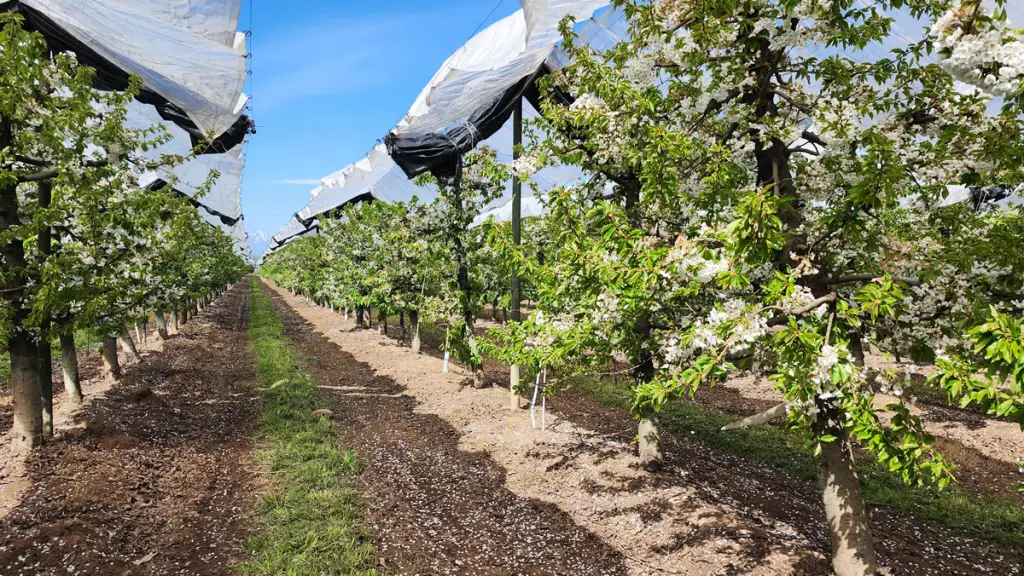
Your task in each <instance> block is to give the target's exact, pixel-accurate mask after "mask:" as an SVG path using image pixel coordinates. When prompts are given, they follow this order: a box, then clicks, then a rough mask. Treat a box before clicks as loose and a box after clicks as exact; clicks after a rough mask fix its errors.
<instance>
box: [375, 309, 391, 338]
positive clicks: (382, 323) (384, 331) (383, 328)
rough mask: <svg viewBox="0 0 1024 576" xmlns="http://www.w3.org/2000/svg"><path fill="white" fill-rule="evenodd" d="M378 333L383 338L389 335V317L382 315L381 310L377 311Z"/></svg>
mask: <svg viewBox="0 0 1024 576" xmlns="http://www.w3.org/2000/svg"><path fill="white" fill-rule="evenodd" d="M377 331H379V332H380V335H381V336H387V335H388V315H387V314H381V313H380V310H377Z"/></svg>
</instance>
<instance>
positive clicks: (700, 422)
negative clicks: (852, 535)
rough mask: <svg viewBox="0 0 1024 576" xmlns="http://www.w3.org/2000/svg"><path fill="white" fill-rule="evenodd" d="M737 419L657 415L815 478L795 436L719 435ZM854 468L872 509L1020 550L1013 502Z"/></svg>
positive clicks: (711, 414)
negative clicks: (909, 516) (908, 482)
mask: <svg viewBox="0 0 1024 576" xmlns="http://www.w3.org/2000/svg"><path fill="white" fill-rule="evenodd" d="M579 388H580V389H581V390H582V391H583V392H584V393H586V394H588V395H590V396H592V397H594V398H596V399H597V400H598V401H600V402H601V403H603V404H606V405H610V406H617V407H620V408H623V409H625V410H628V409H629V399H628V398H627V397H626V396H625V395H624V394H623V390H622V388H621V387H618V386H616V385H615V384H614V383H613V382H610V381H608V380H586V381H581V382H580V383H579ZM735 420H736V418H735V417H732V416H729V415H726V414H723V413H721V412H718V411H715V410H708V409H706V408H702V407H701V406H698V405H696V404H691V403H682V402H676V403H671V404H668V405H666V407H665V408H664V411H663V413H662V416H661V421H662V425H663V427H664V429H665V431H667V432H670V433H672V434H675V435H677V436H680V437H684V438H694V439H696V440H699V441H701V442H703V443H705V444H707V445H709V446H712V447H714V448H716V449H718V450H721V451H723V452H727V453H729V454H735V455H737V456H741V457H743V458H746V459H749V460H752V461H755V462H760V463H762V464H765V465H768V466H770V467H772V468H775V469H777V470H779V471H782V472H785V473H786V474H788V475H790V476H793V477H796V478H803V479H813V478H816V477H817V461H816V459H815V458H814V457H813V456H812V455H811V453H810V452H809V451H808V450H806V449H804V447H803V443H802V441H801V440H800V438H799V436H798V435H797V434H796V433H793V432H788V431H786V430H782V429H780V428H774V427H771V426H764V427H759V428H754V429H748V430H732V431H729V432H722V430H721V428H722V426H725V425H726V424H729V423H730V422H733V421H735ZM858 467H859V471H860V474H861V484H862V487H863V490H864V499H865V501H867V503H868V504H870V505H873V506H888V507H891V508H893V509H896V510H899V511H901V512H906V513H909V514H912V515H913V516H915V517H917V518H918V519H920V520H924V521H927V522H933V523H936V524H940V525H942V526H946V527H948V528H950V529H952V530H954V531H956V532H958V533H959V534H961V535H963V536H967V537H970V538H976V539H979V540H984V541H987V542H991V543H993V544H997V545H999V546H1002V547H1006V548H1018V549H1019V548H1021V547H1024V507H1022V506H1021V505H1020V504H1018V503H1016V502H1014V501H1011V500H1009V499H1005V498H999V497H995V496H989V495H985V494H979V493H977V492H974V491H968V490H965V489H961V488H959V487H957V486H956V485H953V486H951V487H949V488H946V489H945V490H942V491H941V492H940V491H937V490H935V489H932V488H911V487H908V486H906V485H905V484H903V482H902V481H901V480H900V479H899V477H897V476H896V475H895V474H892V473H890V472H889V471H888V470H885V469H884V468H883V467H882V466H881V465H879V464H878V463H877V462H875V461H873V460H869V459H867V458H866V457H862V458H861V459H860V460H859V461H858ZM1011 480H1012V479H1010V478H1008V479H1007V481H1011Z"/></svg>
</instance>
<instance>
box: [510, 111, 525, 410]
mask: <svg viewBox="0 0 1024 576" xmlns="http://www.w3.org/2000/svg"><path fill="white" fill-rule="evenodd" d="M522 144H523V99H522V97H520V98H519V101H518V102H516V109H515V113H514V114H513V117H512V146H513V152H512V158H513V160H518V159H519V155H520V151H519V149H520V147H521V146H522ZM522 216H523V183H522V181H520V180H519V176H518V175H515V174H513V175H512V242H514V243H515V245H516V246H520V245H522V243H523V238H522V227H521V220H522ZM521 301H522V293H521V283H520V280H519V274H518V273H517V272H515V271H513V272H512V298H511V305H510V309H511V310H512V320H513V321H515V322H519V321H520V319H521V317H520V302H521ZM517 388H519V366H518V365H512V366H510V367H509V406H510V407H511V408H512V409H514V410H518V409H519V406H520V398H519V394H517V393H516V389H517Z"/></svg>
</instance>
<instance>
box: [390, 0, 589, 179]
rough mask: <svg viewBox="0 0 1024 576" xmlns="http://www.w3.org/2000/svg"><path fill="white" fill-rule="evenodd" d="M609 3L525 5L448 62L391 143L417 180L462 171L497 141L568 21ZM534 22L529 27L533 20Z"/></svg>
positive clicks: (551, 0) (584, 0)
mask: <svg viewBox="0 0 1024 576" xmlns="http://www.w3.org/2000/svg"><path fill="white" fill-rule="evenodd" d="M607 4H608V2H607V0H572V1H570V0H546V1H543V2H536V3H534V2H529V1H527V2H524V7H526V8H528V9H529V15H527V13H526V11H524V10H520V11H518V12H516V13H515V14H512V15H511V16H508V17H506V18H504V19H502V20H499V21H498V22H496V23H494V24H492V25H491V26H489V27H488V28H487V29H485V30H484V31H483V32H480V33H479V34H477V35H476V36H474V37H473V38H471V39H470V40H469V42H467V43H466V44H465V45H463V46H462V47H461V48H459V49H458V50H457V51H456V52H455V54H453V55H452V56H450V57H449V58H448V60H446V61H445V62H444V64H442V66H441V68H440V69H439V70H438V71H437V73H435V74H434V76H433V78H431V80H430V82H429V83H428V84H427V86H426V87H425V88H424V89H423V91H422V92H421V93H420V95H419V96H418V97H417V98H416V101H415V102H414V103H413V105H412V107H411V108H410V109H409V112H408V113H407V114H406V115H405V117H404V118H403V119H402V121H401V122H399V124H398V126H396V127H395V129H394V130H393V131H392V132H391V133H390V134H388V136H387V138H385V142H386V143H387V145H388V151H389V152H390V153H391V155H392V157H394V159H395V161H396V162H397V163H398V164H399V165H400V166H401V167H402V168H403V170H405V172H406V174H407V175H409V177H410V178H411V177H413V176H415V175H417V174H420V173H422V172H425V171H427V170H432V171H434V173H435V174H437V175H439V176H447V175H450V174H451V173H453V172H454V162H455V161H456V160H457V159H458V157H459V155H460V154H462V153H464V152H466V151H469V150H472V149H473V148H474V147H475V146H476V145H477V144H478V143H479V142H481V141H482V140H485V139H487V138H488V137H490V136H491V135H492V134H493V133H494V131H496V130H497V129H498V128H500V127H501V126H502V125H503V124H504V123H505V122H506V121H507V120H508V118H509V117H510V116H511V115H512V112H513V110H514V107H515V103H516V102H517V101H518V100H519V99H520V98H521V97H522V95H523V94H524V93H525V92H526V91H527V89H528V88H529V87H530V86H531V85H532V83H533V80H534V78H535V77H536V76H537V75H538V74H539V73H540V72H541V71H542V68H543V65H544V63H545V61H546V60H547V59H548V57H549V56H550V55H551V53H552V51H553V50H554V48H555V46H556V45H557V44H558V42H559V41H560V40H561V35H560V33H559V31H558V25H559V23H560V22H561V21H562V19H563V18H565V17H566V16H572V17H574V18H576V19H585V18H589V17H590V16H591V14H593V12H594V11H595V10H597V9H599V8H601V7H602V6H606V5H607ZM528 20H529V21H528Z"/></svg>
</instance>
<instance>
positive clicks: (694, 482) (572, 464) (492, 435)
mask: <svg viewBox="0 0 1024 576" xmlns="http://www.w3.org/2000/svg"><path fill="white" fill-rule="evenodd" d="M278 293H279V294H280V297H279V298H276V299H275V301H277V302H280V301H281V300H284V301H285V302H286V303H287V304H289V305H290V306H292V307H293V308H294V309H295V310H297V311H298V312H299V313H300V314H301V316H302V319H301V320H300V319H299V318H296V317H295V315H294V314H291V313H288V312H282V314H283V315H285V316H286V317H288V318H289V320H287V321H286V326H289V328H290V330H291V332H292V333H293V334H294V335H295V337H297V338H298V339H299V341H300V342H301V347H302V348H303V349H304V351H306V352H307V353H309V354H314V355H316V356H317V357H318V358H319V359H320V362H322V363H323V364H322V370H321V372H322V375H324V376H325V377H328V378H330V377H331V376H332V375H333V379H332V380H331V385H332V386H333V387H334V388H336V390H333V392H335V393H336V394H338V395H339V396H340V397H339V406H340V408H339V409H340V411H341V412H340V414H339V425H340V426H341V427H342V428H343V429H345V430H346V433H349V432H351V430H350V428H362V427H366V428H370V429H371V430H372V429H374V427H375V425H376V424H375V421H383V422H389V423H390V424H388V425H389V426H393V427H395V428H398V429H399V430H401V433H400V435H399V434H396V436H395V440H393V441H394V442H397V443H398V444H397V446H396V447H395V452H397V456H401V455H402V454H404V453H409V454H419V449H418V448H417V449H413V448H410V446H418V443H421V442H423V439H424V438H428V439H430V441H431V442H436V440H434V439H433V437H432V436H431V434H432V432H431V431H429V430H426V429H424V428H423V427H422V426H421V425H420V424H419V422H421V421H424V420H423V419H426V420H427V421H431V420H433V419H440V420H441V421H443V423H444V424H445V425H446V426H447V427H448V429H450V430H451V432H450V434H451V435H452V436H453V438H451V439H449V440H446V441H445V443H444V446H447V445H448V442H453V441H457V442H458V447H459V449H460V450H461V451H462V453H464V454H467V453H468V454H479V455H480V458H484V459H486V461H487V462H489V465H493V466H495V467H497V468H498V469H499V470H500V469H504V470H505V471H506V472H504V473H503V476H504V477H503V481H504V488H505V489H507V490H508V491H510V492H511V493H512V494H514V495H515V496H516V497H518V498H521V499H530V500H533V501H536V502H538V506H552V507H557V509H558V510H557V512H558V513H559V515H560V516H561V517H562V518H566V519H567V520H571V521H572V522H573V523H574V524H575V526H577V527H578V528H577V529H579V530H586V531H589V532H590V533H591V534H593V535H594V536H596V537H597V538H598V539H600V541H601V542H602V543H603V544H604V546H605V547H606V548H605V549H609V548H610V549H611V550H613V551H616V552H618V554H619V556H618V557H619V558H621V559H622V560H621V563H619V564H617V565H615V568H614V569H615V570H624V573H626V574H631V575H635V576H642V575H652V576H653V575H655V574H658V575H661V574H688V575H690V574H692V575H704V574H722V575H726V574H751V575H765V576H767V575H776V574H805V575H807V576H810V575H819V574H827V573H828V572H829V569H828V561H827V558H826V554H827V552H828V540H827V535H826V530H825V525H824V512H823V510H822V507H821V504H820V498H819V494H818V490H817V488H816V486H815V484H814V483H813V482H810V481H803V480H798V479H793V478H788V477H786V476H785V475H784V474H781V473H779V472H778V471H777V470H774V469H770V468H767V467H763V466H759V465H757V464H754V463H752V462H749V461H746V460H744V459H742V458H738V457H734V456H731V455H728V454H724V453H722V452H719V451H716V450H715V449H713V448H712V447H710V446H707V445H704V444H702V443H701V442H698V441H688V439H685V438H681V439H680V438H670V439H668V441H667V446H666V453H667V464H668V466H667V469H666V470H665V472H663V473H661V474H657V475H649V474H646V473H644V472H642V471H640V470H638V469H637V468H636V466H635V461H636V459H635V452H634V450H635V449H634V448H633V447H631V446H630V444H629V442H630V440H631V439H632V438H633V437H634V435H635V428H634V424H633V422H632V420H631V419H630V418H629V416H628V415H627V414H624V413H623V412H622V411H620V410H616V409H612V408H608V407H605V406H603V405H600V404H598V403H597V402H595V401H593V400H591V399H589V398H584V397H578V396H567V397H563V398H561V399H559V400H557V401H555V402H552V403H551V404H550V405H549V410H548V420H547V427H548V429H547V431H546V432H540V431H535V430H533V429H532V427H531V426H530V419H529V415H528V413H527V412H525V411H523V412H513V411H511V410H509V409H508V408H507V407H506V406H507V402H508V396H507V394H508V391H507V389H500V388H492V389H489V390H482V391H479V390H472V389H468V388H465V387H463V386H462V385H461V383H462V381H463V380H464V378H465V377H466V375H465V374H463V373H461V372H459V371H457V370H456V371H455V372H454V373H452V374H440V373H439V369H440V362H439V361H438V360H437V359H436V358H433V357H430V356H416V355H413V354H412V353H411V352H410V351H409V350H408V349H404V348H400V347H398V346H396V345H395V343H394V341H391V340H385V339H383V338H381V337H380V336H379V335H378V334H377V333H376V331H370V330H364V331H353V330H352V329H351V323H346V322H345V321H344V320H343V319H342V317H341V316H340V315H338V314H331V313H330V312H329V311H327V310H324V309H322V308H317V307H314V306H310V305H309V304H308V303H306V302H305V301H303V300H302V299H301V298H295V297H292V296H290V295H287V294H286V293H283V292H280V291H279V292H278ZM306 321H308V322H309V324H307V323H306ZM314 330H316V331H317V332H319V334H313V331H314ZM327 340H329V341H330V342H331V343H333V344H334V345H335V347H333V348H332V347H331V346H329V345H328V344H327V343H326V341H327ZM338 347H340V350H339V348H338ZM332 350H333V352H332ZM363 388H366V389H365V390H364V389H363ZM359 393H373V394H395V393H402V394H406V395H408V396H410V397H411V398H383V397H380V398H374V399H373V401H372V404H370V405H371V406H373V409H372V410H370V409H366V410H364V409H362V408H357V407H356V406H357V404H356V403H357V402H362V400H359V399H360V398H361V397H360V396H353V394H359ZM386 406H401V408H385V407H386ZM374 410H376V411H377V412H374ZM403 412H404V413H405V414H406V416H405V417H404V419H403V418H402V417H401V416H395V415H394V414H396V413H397V414H401V413H403ZM378 419H379V420H378ZM346 421H353V422H358V424H357V425H355V426H351V427H350V426H347V425H346V424H345V422H346ZM402 425H404V426H407V427H408V430H406V429H405V428H402ZM378 430H379V433H380V434H383V433H385V432H386V431H387V430H388V428H387V426H384V427H382V428H379V429H378ZM376 433H377V432H374V434H376ZM389 433H390V432H389ZM356 436H357V437H363V438H364V440H363V441H364V442H365V444H364V445H365V447H366V450H368V452H367V453H366V454H363V455H362V456H363V459H364V461H368V467H369V468H370V470H368V474H369V476H368V478H369V479H370V481H371V482H382V483H383V484H382V486H385V487H386V488H384V489H383V490H382V491H383V494H384V498H385V500H384V501H383V503H382V505H381V506H378V508H379V509H380V510H377V511H375V512H374V514H372V515H371V517H370V521H371V524H376V526H375V529H376V530H377V531H378V534H382V537H381V538H382V546H381V548H382V550H381V555H382V556H384V557H385V558H389V557H390V556H389V555H390V554H391V553H392V549H393V548H394V546H395V544H391V543H389V540H388V539H389V537H390V535H391V534H392V532H390V530H392V524H390V523H389V522H391V521H392V518H403V517H404V513H402V514H394V515H393V516H392V512H391V510H389V509H388V508H387V507H388V506H391V507H409V506H410V503H408V502H403V498H404V497H403V496H400V495H399V494H401V493H403V492H405V493H406V494H407V495H408V498H410V499H412V500H413V502H412V506H413V509H414V510H415V507H417V506H418V507H419V513H424V512H423V511H426V513H427V516H423V517H422V518H418V519H417V518H414V520H417V521H419V522H423V523H424V524H425V523H426V521H427V520H426V519H427V518H429V517H430V516H429V513H430V511H432V510H433V509H434V508H435V507H438V506H442V507H444V506H449V503H448V501H449V500H450V499H451V498H452V496H451V493H445V491H442V492H441V496H440V497H438V496H437V495H436V494H431V495H430V497H429V498H425V499H423V500H416V498H419V497H421V492H420V490H421V488H420V487H419V486H418V482H417V480H416V479H415V478H409V477H407V475H406V473H405V472H404V469H403V466H404V465H403V464H398V463H395V462H392V460H389V456H388V455H385V456H377V455H375V451H377V450H378V447H377V446H378V444H377V443H378V442H381V443H384V444H386V443H387V442H389V441H391V440H388V439H387V438H386V437H385V438H380V439H378V438H375V437H374V436H373V434H370V433H364V432H357V433H356ZM438 450H440V445H439V448H438ZM441 451H442V452H444V450H441ZM422 456H423V457H424V458H426V459H428V461H430V460H429V459H430V458H436V460H437V461H443V458H440V457H434V456H432V455H431V453H430V452H429V451H428V452H425V453H423V455H422ZM367 457H369V458H368V459H367ZM490 463H493V464H490ZM378 466H379V467H380V469H377V467H378ZM389 475H394V479H392V478H390V477H389ZM498 480H500V478H497V477H496V478H495V481H498ZM370 488H371V490H373V489H374V488H373V486H370ZM548 509H550V508H548ZM489 510H490V509H489V508H484V509H483V510H477V511H476V514H486V513H488V512H489ZM551 516H552V514H551V513H547V512H546V513H545V514H544V515H537V516H535V520H536V521H546V520H548V519H549V518H550V517H551ZM871 521H872V528H873V534H874V536H875V538H876V541H877V547H878V552H879V555H880V557H881V559H882V561H883V563H884V564H885V565H886V566H887V570H888V573H891V574H896V575H904V574H906V575H918V574H929V575H930V574H949V575H952V574H963V575H974V574H999V575H1012V574H1020V573H1021V569H1022V568H1021V567H1022V565H1024V553H1022V552H1021V551H1009V550H998V549H994V548H993V547H991V546H990V545H988V544H986V543H981V542H976V541H971V540H968V539H964V538H960V537H958V536H955V535H951V534H950V533H948V532H947V531H945V530H941V529H939V528H936V527H933V526H930V525H923V524H921V523H920V522H917V521H916V520H915V519H913V518H909V517H907V516H905V515H901V514H896V513H894V512H893V511H891V510H888V509H881V508H875V509H873V510H872V511H871ZM399 523H401V521H399ZM428 528H433V527H432V526H430V525H428V524H425V525H424V531H426V532H427V535H429V531H428ZM446 530H447V528H446ZM510 531H511V530H510ZM432 537H433V536H432ZM396 542H400V541H396ZM384 545H386V546H384ZM439 553H440V554H444V553H445V551H444V550H441V551H440V552H439ZM612 554H614V552H613V553H612ZM404 566H406V565H402V567H404ZM466 566H467V567H469V566H472V565H471V564H468V563H467V564H466ZM608 566H612V565H610V564H609V565H608ZM476 568H477V570H476V571H473V570H471V569H466V570H460V569H459V568H458V567H449V569H447V570H442V569H438V568H432V569H433V570H434V571H436V572H440V573H446V574H449V573H450V574H456V573H458V574H491V573H493V574H506V573H511V572H509V571H505V572H502V571H500V570H495V571H494V572H488V571H484V572H481V571H480V570H479V566H477V567H476ZM424 571H425V570H421V571H420V573H423V572H424ZM395 572H396V573H401V574H406V573H408V574H412V573H415V572H410V571H403V570H397V571H395ZM520 573H523V574H538V573H545V574H546V573H559V572H540V571H531V570H530V569H523V570H522V571H521V572H520ZM564 573H568V574H572V573H579V572H572V571H569V572H564Z"/></svg>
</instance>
